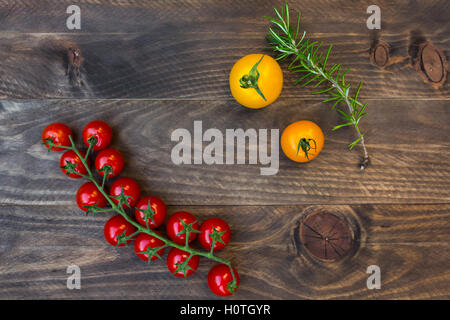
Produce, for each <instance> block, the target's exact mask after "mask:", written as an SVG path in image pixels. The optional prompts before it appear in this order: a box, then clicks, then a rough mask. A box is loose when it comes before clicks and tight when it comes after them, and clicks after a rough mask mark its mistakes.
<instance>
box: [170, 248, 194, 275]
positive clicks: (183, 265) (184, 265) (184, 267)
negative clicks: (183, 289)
mask: <svg viewBox="0 0 450 320" xmlns="http://www.w3.org/2000/svg"><path fill="white" fill-rule="evenodd" d="M194 256H195V255H194V254H192V253H191V254H190V255H189V257H188V258H187V259H186V260H184V261H183V262H177V263H175V265H176V266H177V268H176V269H175V271H174V272H173V274H177V273H178V272H182V273H183V277H184V278H185V279H186V278H187V271H188V270H194V268H192V267H191V266H190V265H189V260H191V258H192V257H194Z"/></svg>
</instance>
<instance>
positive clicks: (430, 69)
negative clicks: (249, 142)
mask: <svg viewBox="0 0 450 320" xmlns="http://www.w3.org/2000/svg"><path fill="white" fill-rule="evenodd" d="M414 68H415V69H416V71H417V72H418V73H419V74H420V76H421V77H422V78H423V79H424V81H425V82H426V83H429V84H431V85H432V86H433V87H435V88H439V87H440V86H442V85H443V84H444V83H445V81H446V79H447V59H446V57H445V55H444V52H443V51H442V50H441V49H439V48H436V47H435V46H434V45H433V44H432V43H430V42H423V43H421V44H420V45H419V47H418V51H417V56H416V57H415V59H414Z"/></svg>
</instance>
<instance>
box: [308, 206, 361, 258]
mask: <svg viewBox="0 0 450 320" xmlns="http://www.w3.org/2000/svg"><path fill="white" fill-rule="evenodd" d="M299 232H300V242H301V244H302V245H303V246H304V248H305V249H306V250H307V251H308V253H309V254H310V255H311V256H313V257H315V258H318V259H320V260H323V261H326V262H333V261H337V260H340V259H341V258H343V257H345V256H346V255H347V254H348V253H349V252H350V251H351V249H352V247H353V237H352V232H351V229H350V226H349V225H348V224H347V222H346V221H344V220H342V219H341V218H340V217H338V216H336V215H334V214H332V213H328V212H321V211H320V212H314V213H311V214H309V215H308V216H306V217H305V218H304V219H303V221H301V223H300V230H299Z"/></svg>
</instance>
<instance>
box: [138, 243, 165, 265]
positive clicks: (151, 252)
mask: <svg viewBox="0 0 450 320" xmlns="http://www.w3.org/2000/svg"><path fill="white" fill-rule="evenodd" d="M166 247H167V244H165V245H163V246H160V247H155V248H152V247H150V246H148V247H147V250H145V251H142V252H138V253H139V254H145V255H147V256H148V260H147V263H150V262H152V259H151V258H152V257H153V256H154V257H156V258H157V259H161V260H162V258H161V256H160V255H159V254H158V251H160V250H162V249H165V248H166Z"/></svg>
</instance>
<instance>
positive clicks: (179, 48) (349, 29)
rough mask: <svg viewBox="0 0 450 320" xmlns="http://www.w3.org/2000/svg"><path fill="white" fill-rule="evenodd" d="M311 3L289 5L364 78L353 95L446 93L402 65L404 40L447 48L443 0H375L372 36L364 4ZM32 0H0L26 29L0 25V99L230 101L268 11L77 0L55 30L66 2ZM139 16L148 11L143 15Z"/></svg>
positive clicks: (288, 89) (304, 93)
mask: <svg viewBox="0 0 450 320" xmlns="http://www.w3.org/2000/svg"><path fill="white" fill-rule="evenodd" d="M321 2H323V3H317V1H310V2H307V3H302V4H300V3H295V2H294V3H292V4H291V8H292V9H293V10H297V8H298V7H301V8H302V9H303V14H304V19H305V25H304V27H305V28H306V30H308V31H309V32H311V34H310V35H311V37H312V38H313V39H315V40H319V41H323V42H324V43H325V44H333V45H334V54H333V55H332V56H331V58H330V60H329V61H330V63H341V64H343V66H345V67H350V68H351V70H352V71H351V72H350V73H349V80H351V82H352V83H354V84H357V83H358V82H359V81H364V83H365V86H364V88H363V90H362V91H361V97H362V98H363V99H368V98H377V99H385V98H389V99H393V98H395V99H397V98H403V99H411V98H415V99H448V98H449V97H450V94H449V88H448V86H447V85H444V87H442V88H441V89H439V90H434V89H433V88H431V87H430V86H429V85H427V84H425V83H423V81H422V79H421V78H420V77H419V75H418V74H417V73H416V72H415V71H414V70H413V68H410V67H408V65H410V64H411V56H410V53H409V52H410V49H411V46H412V45H413V44H414V43H415V42H416V41H417V40H418V39H422V40H425V39H426V40H429V41H432V42H433V43H434V44H435V45H436V46H437V47H439V48H441V49H442V50H444V51H445V52H446V53H447V52H448V50H449V48H450V42H449V41H450V39H449V38H448V33H449V30H450V22H449V21H448V19H447V17H448V15H449V13H450V7H449V5H448V3H447V2H446V1H432V2H429V1H418V2H414V3H410V2H409V1H404V4H403V6H402V5H400V4H398V3H397V2H395V3H394V2H393V1H385V2H384V3H382V4H379V5H381V7H382V8H383V5H384V6H385V7H384V9H383V29H382V31H381V32H380V33H379V34H375V33H373V32H371V31H369V30H367V28H366V26H365V17H366V14H365V9H366V7H367V5H368V4H366V3H364V2H359V3H357V2H351V3H350V2H348V1H343V0H339V1H321ZM39 3H41V1H39V2H34V1H32V2H25V3H24V4H22V2H21V3H19V4H14V5H11V3H10V2H8V1H6V2H5V3H3V4H2V5H0V10H2V11H3V17H4V18H3V19H0V21H1V22H3V24H4V25H5V27H4V28H2V29H3V30H10V31H21V32H23V31H26V30H28V31H30V30H31V31H32V32H33V33H32V34H28V33H27V34H23V33H16V32H3V33H0V46H1V47H2V50H1V52H0V98H3V99H15V98H17V99H40V98H152V99H154V98H165V99H167V98H170V99H173V98H190V99H195V98H216V99H217V98H218V99H232V97H231V95H230V92H229V88H228V73H229V70H230V69H231V67H232V65H233V63H234V62H235V61H236V60H237V59H238V58H240V57H241V56H243V55H245V54H248V53H253V52H265V53H268V54H270V52H269V51H263V48H264V47H265V46H266V45H267V43H266V41H265V39H264V36H265V34H266V33H267V29H268V23H267V21H266V19H265V18H264V17H263V16H264V15H270V14H271V7H272V5H273V4H272V3H270V2H267V1H260V2H259V1H255V5H253V6H252V5H251V4H249V3H245V4H244V5H243V4H242V3H241V2H240V1H219V2H217V1H205V2H193V3H185V4H183V5H180V4H179V3H178V2H177V1H173V2H168V3H167V4H166V2H165V1H164V2H154V1H151V2H147V1H145V2H140V1H132V2H118V3H117V2H113V3H109V2H105V4H102V3H98V2H97V1H96V2H93V3H90V2H87V3H83V5H86V6H87V7H88V8H89V9H88V10H87V12H88V13H87V17H86V18H87V20H88V21H87V22H86V26H85V27H83V29H82V32H76V33H73V34H72V33H71V32H67V33H64V28H65V26H64V25H65V20H64V17H65V16H64V14H63V16H61V15H60V14H57V12H59V11H61V10H62V9H65V7H66V5H67V3H66V2H63V3H59V2H58V3H54V1H48V2H45V1H44V2H43V3H44V5H43V6H40V5H39ZM45 4H47V5H45ZM70 4H72V2H70ZM243 6H245V7H246V8H247V9H244V8H243ZM355 6H356V8H355ZM48 7H50V9H49V11H47V9H48ZM253 7H254V9H255V10H253ZM251 8H252V9H251ZM91 10H93V11H91ZM2 11H0V16H1V12H2ZM318 11H320V17H321V18H320V19H319V18H318V17H317V12H318ZM62 12H63V13H64V12H65V11H62ZM219 12H220V15H218V13H219ZM136 15H138V16H136ZM146 15H147V16H148V18H144V17H146ZM416 15H420V17H421V18H420V19H419V18H418V17H417V16H416ZM25 16H27V17H28V19H24V18H23V17H25ZM47 16H49V17H48V19H43V17H47ZM50 17H53V18H50ZM114 19H116V20H120V23H117V21H115V20H114ZM24 21H26V23H24ZM319 21H320V22H319ZM1 22H0V23H1ZM127 22H128V24H127ZM83 26H84V24H83ZM61 28H63V29H61ZM132 31H134V33H129V32H132ZM54 32H62V33H54ZM99 32H112V34H102V33H99ZM376 37H380V38H382V39H383V40H385V41H386V42H388V43H389V44H390V45H391V47H392V56H393V57H394V59H393V60H394V61H396V63H394V64H393V65H391V66H390V67H388V68H387V69H386V70H380V69H378V68H376V67H374V66H372V65H371V63H370V59H369V51H370V47H371V45H372V42H373V40H374V38H376ZM68 42H71V43H77V44H78V45H79V46H80V47H81V48H82V50H83V55H84V57H85V58H86V60H85V62H84V64H83V66H82V69H81V71H82V74H83V76H82V78H83V82H84V84H85V87H82V88H78V87H76V86H74V85H73V84H71V83H70V81H69V79H68V77H67V76H65V74H64V72H65V63H66V62H65V46H67V43H68ZM284 67H285V65H284ZM284 69H286V68H284ZM285 78H286V81H285V87H284V91H283V93H282V99H283V98H288V97H298V98H302V99H305V98H308V99H313V98H311V97H310V92H311V90H310V89H300V88H297V87H294V86H293V81H294V77H293V76H292V75H289V74H288V73H287V72H286V73H285Z"/></svg>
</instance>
